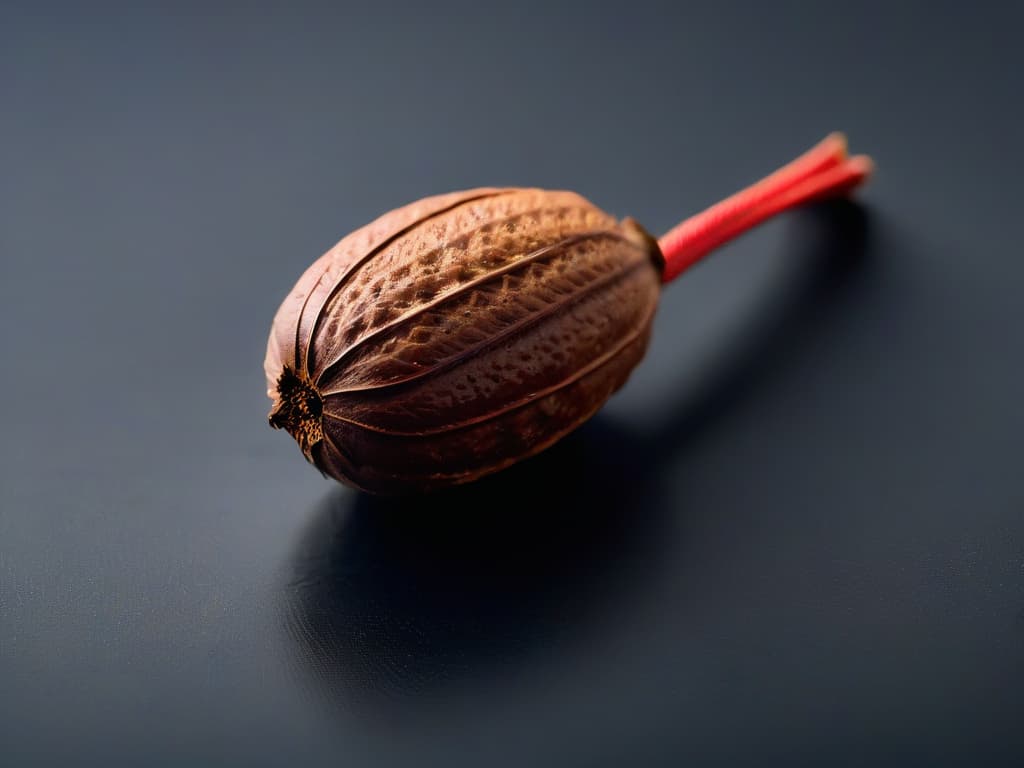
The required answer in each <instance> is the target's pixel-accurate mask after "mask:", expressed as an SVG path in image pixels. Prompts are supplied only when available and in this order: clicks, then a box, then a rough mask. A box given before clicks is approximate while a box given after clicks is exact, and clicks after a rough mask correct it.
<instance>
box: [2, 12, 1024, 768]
mask: <svg viewBox="0 0 1024 768" xmlns="http://www.w3.org/2000/svg"><path fill="white" fill-rule="evenodd" d="M287 5H288V6H290V7H291V8H292V9H290V10H285V4H281V5H279V6H270V5H265V6H257V5H254V4H238V5H237V6H233V5H228V4H222V5H220V6H219V7H207V6H206V4H191V5H190V4H181V3H167V4H161V5H155V4H154V5H149V4H145V5H144V4H127V3H126V4H124V5H123V6H118V7H115V6H109V5H102V4H92V3H82V4H72V3H68V4H65V5H56V4H47V3H28V2H25V3H18V4H13V5H12V4H11V3H9V2H8V3H4V4H3V5H0V249H2V250H0V349H2V350H3V356H4V367H3V374H4V375H3V377H2V379H0V395H2V397H0V424H2V433H0V434H2V437H0V680H2V684H0V763H2V764H3V765H5V766H8V765H10V766H21V765H34V764H63V765H115V764H122V765H142V764H146V765H164V764H166V765H172V764H173V765H201V764H220V765H245V766H253V765H272V764H273V765H283V764H292V765H304V766H317V765H346V766H348V765H351V766H364V765H416V766H426V765H444V766H452V765H472V766H479V765H509V766H524V765H531V766H585V765H592V766H604V765H626V764H630V765H666V766H668V765H672V766H675V765H683V764H687V763H694V762H696V763H698V764H700V763H713V764H715V765H767V764H777V765H798V764H813V765H822V764H851V765H877V764H880V763H882V764H895V765H918V764H928V765H939V764H946V763H951V764H952V763H956V764H963V765H985V764H995V763H1003V764H1016V765H1020V764H1021V761H1022V760H1024V729H1022V728H1021V722H1022V718H1024V479H1022V472H1021V460H1022V457H1024V437H1022V435H1024V409H1022V408H1021V393H1022V392H1024V357H1022V354H1021V353H1022V345H1021V322H1022V320H1024V310H1022V303H1021V298H1020V294H1021V286H1022V283H1024V258H1022V255H1021V254H1022V247H1021V229H1020V221H1019V218H1020V217H1019V215H1018V213H1019V208H1020V201H1021V193H1020V188H1021V183H1020V179H1021V176H1022V173H1024V163H1022V158H1021V144H1020V137H1021V135H1022V130H1024V126H1022V115H1024V109H1022V106H1021V91H1020V75H1021V72H1022V71H1024V55H1022V54H1021V52H1020V51H1021V48H1020V45H1019V40H1018V35H1019V31H1020V29H1021V26H1022V23H1024V14H1022V13H1021V11H1020V10H1019V9H1020V6H1019V5H1017V4H1013V3H994V4H990V5H988V6H987V7H983V8H978V7H977V5H975V6H974V7H976V10H973V11H970V12H965V11H961V10H956V9H958V8H960V5H961V4H951V3H950V4H938V3H920V4H917V5H912V4H910V3H900V4H889V3H884V4H881V3H880V4H872V5H868V4H864V3H857V4H850V6H847V5H838V4H812V3H804V4H755V3H752V2H751V3H743V4H738V5H727V4H722V3H714V4H707V5H704V6H701V7H692V8H689V9H686V10H681V9H679V8H677V7H676V4H674V3H665V4H662V5H660V6H656V5H649V4H645V3H629V4H628V5H627V4H624V5H616V6H612V5H608V6H607V7H605V6H603V5H599V4H593V3H591V4H587V5H582V4H581V5H576V6H565V5H560V4H556V3H540V4H535V5H531V4H522V3H517V4H512V5H506V6H494V7H485V5H486V4H477V3H465V4H464V5H462V6H461V7H458V8H457V7H455V6H446V7H443V8H441V7H440V6H436V5H434V4H429V3H424V4H418V5H414V4H412V3H406V4H404V5H391V4H379V5H375V8H376V10H372V11H370V10H366V9H365V8H364V9H359V8H356V7H352V8H343V7H342V6H341V5H340V4H330V3H322V4H287ZM891 5H896V6H898V7H896V8H892V7H890V6H891ZM762 6H763V7H762ZM769 6H770V7H769ZM826 6H829V7H826ZM965 7H966V6H965ZM429 8H433V9H434V10H430V9H429ZM836 128H842V129H843V130H845V131H847V132H848V133H849V135H850V136H851V139H852V142H853V145H854V148H855V149H856V150H862V151H866V152H870V153H871V154H872V155H873V156H874V157H875V159H876V160H877V162H878V165H879V168H880V171H879V174H878V177H877V180H876V181H875V183H873V184H872V186H870V187H869V188H868V189H867V190H865V192H864V194H863V195H862V197H861V199H862V201H863V207H862V208H856V207H853V206H843V205H839V206H831V207H828V208H826V209H819V210H815V211H808V212H801V213H799V214H794V215H790V216H787V217H785V218H784V219H783V220H779V221H777V222H773V223H771V224H769V225H767V226H765V227H764V228H763V229H761V230H759V231H758V232H757V233H756V234H752V235H750V236H748V237H745V238H744V239H742V240H741V241H740V242H737V243H736V244H734V245H733V246H730V247H729V248H727V249H726V250H724V251H723V252H722V253H720V254H718V255H717V256H716V257H714V258H713V259H712V260H711V261H709V262H708V263H706V264H704V265H701V266H700V267H699V268H697V269H695V270H694V271H693V272H692V273H691V274H689V275H687V276H686V277H685V278H683V279H682V280H681V281H680V282H679V283H678V284H676V285H673V286H672V287H671V288H669V289H668V290H667V291H666V293H665V296H664V300H663V303H662V306H661V309H660V310H659V316H658V319H657V325H656V336H655V340H654V343H653V346H652V348H651V350H650V353H649V356H648V359H647V360H646V361H645V363H644V365H643V366H642V367H641V368H640V369H638V371H637V372H636V374H635V376H634V378H633V379H632V380H631V382H630V384H629V385H628V386H627V388H626V389H625V390H624V391H623V392H622V393H621V394H620V395H619V396H618V397H616V398H615V399H614V400H613V401H612V403H610V404H609V406H608V407H607V409H606V410H605V411H604V412H603V413H602V415H601V416H600V417H598V419H596V420H595V421H594V422H593V423H592V424H591V425H589V426H588V427H587V428H585V429H584V430H583V431H582V432H580V433H578V434H577V435H576V436H574V437H573V438H571V439H569V440H568V441H566V442H565V443H564V444H563V445H561V446H560V447H558V448H556V449H554V450H552V451H550V452H549V453H548V454H546V455H545V456H543V457H541V458H539V459H537V460H535V461H533V462H530V463H529V464H527V465H526V466H523V467H521V468H519V469H516V470H513V471H511V472H509V473H507V474H506V475H504V476H500V477H497V478H495V479H493V480H492V481H489V482H486V483H483V484H481V485H479V486H477V487H474V488H469V489H466V490H464V491H461V492H459V493H452V494H447V495H443V496H438V497H434V498H431V499H428V500H419V501H411V502H410V501H407V502H381V501H375V500H372V499H369V498H366V497H360V496H358V495H356V494H352V493H348V492H344V491H339V490H336V489H335V488H334V487H333V486H332V485H331V484H330V483H329V482H327V481H324V480H322V479H321V478H320V476H319V475H318V474H317V473H316V472H314V471H313V470H312V469H311V468H310V467H308V466H307V465H306V464H305V463H304V462H303V461H302V459H301V457H300V455H299V453H298V451H297V450H296V448H295V446H294V444H292V443H291V441H290V440H288V438H287V437H286V436H285V435H283V434H281V433H274V432H272V431H271V430H270V429H268V428H267V426H266V420H265V414H266V410H267V407H268V403H267V401H266V399H265V396H264V391H263V390H264V382H263V380H262V372H261V363H262V357H263V351H264V344H265V339H266V333H267V330H268V327H269V322H270V318H271V316H272V314H273V312H274V310H275V308H276V306H277V303H278V302H279V300H280V299H281V297H282V296H283V295H284V293H285V292H286V291H287V290H288V288H289V287H290V286H291V285H292V283H293V281H294V280H295V279H296V278H297V277H298V275H299V274H300V272H301V271H302V270H303V269H304V268H305V266H306V265H307V264H308V263H309V262H310V261H312V260H313V259H314V258H315V257H316V256H317V255H319V254H320V253H321V252H322V251H323V250H325V249H326V248H327V247H329V246H330V245H332V244H333V243H334V242H335V241H336V240H337V239H338V238H339V237H340V236H341V235H343V234H344V233H346V232H347V231H349V230H350V229H352V228H354V227H356V226H359V225H361V224H363V223H364V222H366V221H367V220H369V219H370V218H372V217H374V216H375V215H377V214H378V213H380V212H382V211H384V210H387V209H389V208H391V207H394V206H396V205H399V204H402V203H405V202H407V201H409V200H412V199H415V198H417V197H420V196H423V195H426V194H431V193H436V192H442V191H446V190H449V189H455V188H464V187H470V186H475V185H480V184H530V185H541V186H554V187H566V188H572V189H576V190H578V191H580V192H582V193H584V194H585V195H587V196H588V197H590V198H591V199H593V200H594V201H595V202H597V203H598V204H599V205H601V206H603V207H605V208H607V209H609V210H612V211H614V212H617V213H620V214H623V215H624V214H632V215H634V216H636V217H637V218H639V219H640V220H641V221H642V222H643V223H645V224H646V225H647V226H648V227H649V228H650V229H652V230H653V231H657V232H660V231H663V230H664V229H666V228H668V227H669V226H671V225H672V224H673V223H675V222H676V221H677V220H678V219H679V218H681V217H683V216H684V215H686V214H688V213H690V212H693V211H696V210H698V209H699V208H701V207H702V206H704V205H706V204H709V203H711V202H714V201H715V200H716V199H718V198H719V197H721V196H723V195H725V194H728V193H729V192H731V191H733V190H734V189H736V188H738V187H739V186H741V185H743V184H745V183H747V182H748V181H751V180H753V179H754V178H756V177H757V176H759V175H761V174H763V173H764V172H767V171H769V170H771V169H772V168H773V167H774V166H776V165H777V164H780V163H782V162H783V161H785V160H788V159H789V158H790V157H792V156H794V155H795V154H797V153H798V152H800V151H802V150H803V149H804V148H805V147H806V146H809V145H810V144H812V143H813V142H815V141H816V140H818V139H819V138H820V137H821V136H823V135H824V134H825V133H827V132H828V131H830V130H833V129H836Z"/></svg>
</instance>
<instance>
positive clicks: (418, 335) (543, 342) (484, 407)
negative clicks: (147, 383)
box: [264, 189, 662, 493]
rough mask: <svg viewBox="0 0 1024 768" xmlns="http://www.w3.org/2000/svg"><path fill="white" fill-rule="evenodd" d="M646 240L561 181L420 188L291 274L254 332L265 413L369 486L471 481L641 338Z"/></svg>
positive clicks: (562, 426)
mask: <svg viewBox="0 0 1024 768" xmlns="http://www.w3.org/2000/svg"><path fill="white" fill-rule="evenodd" d="M661 268H662V260H661V253H660V251H659V250H658V246H657V243H656V242H655V241H654V239H653V238H651V237H650V236H649V235H647V234H646V233H645V232H644V231H643V230H642V229H641V228H640V227H639V226H638V225H637V224H635V222H633V221H632V220H630V219H627V220H624V221H622V222H619V221H617V220H616V219H615V218H614V217H612V216H610V215H608V214H607V213H604V212H603V211H601V210H600V209H598V208H596V207H595V206H593V205H592V204H591V203H590V202H588V201H587V200H585V199H584V198H582V197H580V196H579V195H577V194H575V193H573V192H561V191H547V190H540V189H474V190H467V191H464V192H455V193H452V194H448V195H439V196H436V197H430V198H426V199H424V200H420V201H418V202H415V203H412V204H410V205H407V206H405V207H403V208H399V209H396V210H394V211H391V212H390V213H387V214H385V215H384V216H382V217H380V218H379V219H377V220H376V221H374V222H372V223H371V224H368V225H367V226H365V227H363V228H362V229H359V230H357V231H355V232H353V233H352V234H350V235H348V236H347V237H345V238H344V239H342V240H341V242H339V243H338V244H337V245H336V246H335V247H334V248H332V249H331V250H330V251H328V252H327V253H326V254H324V255H323V256H322V257H321V258H320V259H318V260H317V261H316V262H315V263H314V264H313V265H312V266H311V267H310V268H309V269H308V270H307V271H306V273H305V274H304V275H303V276H302V277H301V278H300V280H299V282H298V283H297V284H296V286H295V288H294V289H293V290H292V292H291V293H290V294H289V295H288V297H287V298H286V299H285V301H284V303H283V304H282V305H281V308H280V309H279V310H278V312H277V315H276V317H275V319H274V325H273V329H272V331H271V334H270V340H269V343H268V347H267V357H266V361H265V366H264V367H265V372H266V377H267V394H268V395H269V397H270V398H271V400H273V401H274V406H273V409H272V410H271V413H270V423H271V424H272V425H273V426H275V427H283V428H285V429H287V430H288V431H289V432H290V433H291V434H292V436H293V437H295V439H296V440H297V441H298V443H299V446H300V447H301V448H302V451H303V453H304V454H305V456H306V458H307V459H308V460H310V461H311V462H312V463H313V464H314V465H315V466H317V467H318V468H319V469H320V470H321V471H322V472H324V473H326V474H328V475H331V476H332V477H334V478H336V479H337V480H339V481H341V482H344V483H346V484H349V485H353V486H356V487H358V488H362V489H364V490H367V491H370V492H372V493H404V492H412V491H422V490H429V489H433V488H438V487H443V486H447V485H453V484H456V483H463V482H468V481H470V480H474V479H476V478H478V477H481V476H483V475H486V474H489V473H491V472H494V471H497V470H499V469H502V468H503V467H506V466H508V465H510V464H512V463H514V462H516V461H519V460H520V459H523V458H526V457H527V456H531V455H533V454H535V453H537V452H539V451H541V450H543V449H544V448H546V447H547V446H549V445H551V444H552V443H554V442H556V441H557V440H559V439H560V438H561V437H563V436H565V435H566V434H568V433H569V432H571V431H572V430H573V429H575V428H576V427H578V426H579V425H580V424H582V423H583V422H584V421H586V420H587V419H588V418H590V417H591V416H592V415H593V414H594V413H595V412H596V411H597V410H598V409H599V408H600V407H601V406H602V405H603V404H604V402H605V401H606V400H607V399H608V397H609V396H610V395H611V394H612V393H613V392H615V390H617V389H618V388H619V387H621V386H622V385H623V384H624V383H625V381H626V379H627V377H628V376H629V373H630V371H631V370H632V369H633V367H634V366H635V365H636V364H637V363H638V362H639V361H640V359H641V358H642V357H643V354H644V352H645V350H646V347H647V341H648V338H649V335H650V328H651V320H652V318H653V316H654V311H655V308H656V306H657V302H658V296H659V291H660V285H661V283H660V276H661Z"/></svg>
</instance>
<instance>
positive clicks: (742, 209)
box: [658, 133, 873, 283]
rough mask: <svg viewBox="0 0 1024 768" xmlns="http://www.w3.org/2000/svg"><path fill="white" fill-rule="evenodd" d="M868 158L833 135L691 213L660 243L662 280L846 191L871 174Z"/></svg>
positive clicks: (664, 281) (673, 277) (843, 138)
mask: <svg viewBox="0 0 1024 768" xmlns="http://www.w3.org/2000/svg"><path fill="white" fill-rule="evenodd" d="M872 168H873V166H872V163H871V159H870V158H869V157H866V156H864V155H858V156H856V157H847V155H846V137H845V136H843V135H842V134H841V133H833V134H831V135H830V136H828V137H827V138H826V139H825V140H824V141H822V142H821V143H820V144H818V145H817V146H816V147H813V148H812V149H810V150H808V151H807V152H806V153H804V154H803V155H801V156H800V157H798V158H797V159H796V160H794V161H793V162H791V163H789V164H788V165H785V166H783V167H782V168H780V169H779V170H777V171H775V173H773V174H771V175H770V176H766V177H765V178H763V179H761V181H759V182H757V183H756V184H752V185H751V186H749V187H747V188H746V189H744V190H741V191H740V192H737V193H736V194H735V195H732V196H731V197H728V198H726V199H725V200H723V201H722V202H720V203H718V204H717V205H713V206H711V207H710V208H708V209H707V210H705V211H702V212H701V213H698V214H697V215H695V216H691V217H690V218H688V219H687V220H686V221H684V222H683V223H682V224H679V225H678V226H676V227H674V228H673V229H671V230H670V231H669V232H667V233H665V235H663V236H662V238H661V239H660V240H659V241H658V245H659V247H660V248H661V252H662V254H663V255H664V256H665V269H664V271H663V272H662V277H661V280H662V282H663V283H668V282H671V281H672V280H674V279H675V278H677V277H679V275H681V274H682V273H683V272H684V271H686V270H687V269H688V268H689V267H691V266H693V265H694V264H696V263H697V262H698V261H700V260H701V259H702V258H703V257H704V256H706V255H707V254H709V253H710V252H711V251H713V250H715V249H716V248H718V247H719V246H720V245H723V244H725V243H727V242H729V241H730V240H732V239H733V238H735V237H738V236H739V235H741V234H743V233H744V232H746V231H747V230H748V229H750V228H752V227H755V226H757V225H758V224H760V223H761V222H762V221H764V220H765V219H767V218H770V217H772V216H774V215H775V214H777V213H781V212H782V211H785V210H788V209H790V208H795V207H796V206H798V205H803V204H804V203H809V202H812V201H816V200H822V199H824V198H827V197H837V196H840V195H845V194H848V193H849V192H850V191H851V190H853V189H854V188H855V187H857V186H858V185H859V184H861V183H862V182H863V181H864V180H865V179H867V178H868V176H870V175H871V171H872Z"/></svg>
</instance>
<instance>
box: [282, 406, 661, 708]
mask: <svg viewBox="0 0 1024 768" xmlns="http://www.w3.org/2000/svg"><path fill="white" fill-rule="evenodd" d="M638 448H639V446H638V445H634V444H633V441H632V439H631V438H630V436H629V435H627V434H625V433H622V432H620V431H618V430H617V429H616V428H615V427H614V426H613V425H611V424H609V423H607V422H606V421H603V420H594V421H593V422H592V423H590V424H587V425H585V426H584V427H583V428H581V429H580V430H578V431H577V432H576V433H575V434H573V435H571V436H569V437H568V438H566V439H565V440H563V441H562V442H561V443H559V444H558V445H556V446H554V447H553V448H552V449H550V450H549V451H546V452H545V453H544V454H542V455H541V456H538V457H536V458H534V459H531V460H530V461H527V462H524V463H523V464H521V465H519V466H516V467H512V468H511V469H509V470H507V471H505V472H502V473H499V474H497V475H495V476H492V477H489V478H485V479H484V480H481V481H479V482H477V483H474V484H472V485H469V486H465V487H460V488H455V489H452V490H449V491H445V492H441V493H436V494H432V495H429V496H424V497H420V498H398V499H383V498H377V497H372V496H367V495H363V494H358V493H355V492H349V491H347V490H341V489H339V490H337V491H334V492H332V493H331V494H330V495H329V496H328V497H327V498H326V499H324V501H323V502H322V503H321V504H320V505H319V507H318V508H317V509H316V510H315V512H314V514H313V517H312V520H311V522H310V525H309V527H308V528H307V530H306V531H305V532H304V534H303V536H302V538H301V541H300V543H299V545H298V547H297V548H296V550H295V552H294V553H293V554H292V557H291V560H290V568H291V579H290V583H289V584H288V587H287V591H286V606H285V607H286V615H285V623H286V627H287V629H288V632H289V634H290V635H291V636H292V638H293V639H294V640H295V642H296V643H297V648H298V653H299V657H300V659H301V661H302V664H303V665H304V666H306V667H308V668H309V670H310V671H312V672H313V674H314V676H315V677H316V679H317V680H318V681H319V682H320V683H322V684H324V685H325V686H326V689H327V692H328V694H329V696H330V697H331V698H334V699H336V700H337V703H339V704H342V705H344V706H346V707H348V706H351V705H356V706H360V707H364V708H365V707H370V708H371V709H373V708H375V706H374V705H385V704H386V705H387V706H388V708H389V709H393V708H394V707H395V706H396V704H400V702H401V700H403V699H407V698H408V697H409V696H410V695H411V694H414V693H415V694H421V695H422V694H430V693H432V692H436V691H437V690H438V689H439V688H441V687H443V686H445V685H448V684H451V683H454V682H458V683H460V684H472V683H474V682H481V681H487V680H493V679H495V678H497V677H500V676H502V675H504V674H507V673H509V672H512V671H514V670H515V669H516V668H517V664H518V662H519V661H520V660H522V659H524V658H525V657H526V656H527V655H530V656H531V657H533V658H546V659H547V660H548V661H556V660H557V658H559V654H561V653H565V652H566V651H568V650H569V649H571V648H572V647H574V646H575V644H576V643H578V642H580V641H581V640H585V638H586V637H587V628H590V629H593V628H594V627H596V626H600V624H601V623H602V622H603V621H615V620H616V619H617V618H618V617H619V616H620V615H621V614H622V613H623V612H624V611H626V610H628V605H629V602H630V600H631V599H633V598H634V597H635V595H636V594H637V593H638V592H639V591H640V590H639V586H638V583H640V582H642V581H643V579H644V578H645V577H647V576H648V575H649V574H650V573H651V571H652V569H654V568H656V567H657V564H658V562H659V560H660V559H661V556H662V543H663V542H664V541H665V540H666V538H667V537H666V535H665V534H666V532H665V530H664V528H665V526H666V525H667V524H668V521H669V518H668V516H667V514H666V513H667V510H666V508H665V505H662V504H659V503H658V502H657V498H656V497H657V485H656V482H655V477H654V474H653V472H652V468H653V467H652V466H651V464H650V462H649V457H647V456H645V455H644V454H643V453H642V451H641V450H638Z"/></svg>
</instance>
